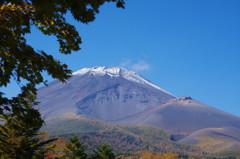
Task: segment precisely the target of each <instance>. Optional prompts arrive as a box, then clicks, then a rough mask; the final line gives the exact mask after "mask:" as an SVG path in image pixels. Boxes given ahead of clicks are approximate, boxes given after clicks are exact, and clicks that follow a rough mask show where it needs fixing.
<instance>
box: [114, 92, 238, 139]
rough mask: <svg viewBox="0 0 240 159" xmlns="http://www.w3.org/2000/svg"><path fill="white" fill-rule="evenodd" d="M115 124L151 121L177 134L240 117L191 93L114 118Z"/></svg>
mask: <svg viewBox="0 0 240 159" xmlns="http://www.w3.org/2000/svg"><path fill="white" fill-rule="evenodd" d="M113 123H115V124H124V125H125V124H126V125H152V126H156V127H160V128H164V129H167V130H169V131H171V132H174V133H177V134H183V135H184V134H186V135H188V134H190V133H193V132H194V131H197V130H200V129H204V128H222V127H235V128H239V129H240V118H239V117H237V116H234V115H231V114H229V113H226V112H223V111H221V110H218V109H215V108H213V107H210V106H208V105H205V104H203V103H201V102H198V101H196V100H193V99H192V98H191V97H189V96H186V97H180V98H175V99H172V100H169V101H168V102H166V103H164V104H160V105H159V106H156V107H154V108H150V109H148V110H146V111H143V112H140V113H137V114H134V115H131V116H128V117H125V118H123V119H120V120H116V121H113Z"/></svg>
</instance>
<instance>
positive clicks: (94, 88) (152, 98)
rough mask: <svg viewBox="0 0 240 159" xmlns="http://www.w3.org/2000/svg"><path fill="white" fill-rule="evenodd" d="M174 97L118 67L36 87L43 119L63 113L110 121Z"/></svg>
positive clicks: (82, 72)
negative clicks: (64, 81)
mask: <svg viewBox="0 0 240 159" xmlns="http://www.w3.org/2000/svg"><path fill="white" fill-rule="evenodd" d="M174 98H176V97H175V96H173V95H172V94H170V93H168V92H167V91H165V90H163V89H162V88H160V87H158V86H156V85H154V84H153V83H151V82H150V81H148V80H146V79H144V78H143V77H141V76H140V75H139V74H137V73H135V72H132V71H129V70H126V69H124V68H119V67H93V68H84V69H82V70H79V71H77V72H74V73H73V76H72V77H71V78H70V79H69V80H68V81H67V82H66V83H61V82H59V81H54V82H52V83H50V84H49V85H48V87H42V88H40V89H39V90H38V101H39V102H40V104H39V108H40V110H41V113H42V115H43V118H44V119H48V118H54V117H58V116H62V115H68V116H78V115H80V116H85V117H89V118H93V119H98V120H104V121H110V120H117V119H121V118H124V117H127V116H130V115H134V114H136V113H140V112H142V111H145V110H147V109H150V108H152V107H154V106H157V105H160V104H162V103H165V102H167V101H169V100H171V99H174Z"/></svg>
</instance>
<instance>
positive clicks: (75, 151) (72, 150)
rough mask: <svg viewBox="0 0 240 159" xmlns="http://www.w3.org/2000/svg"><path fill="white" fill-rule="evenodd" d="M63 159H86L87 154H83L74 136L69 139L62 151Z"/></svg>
mask: <svg viewBox="0 0 240 159" xmlns="http://www.w3.org/2000/svg"><path fill="white" fill-rule="evenodd" d="M64 153H65V155H64V158H66V159H68V158H69V159H86V158H87V153H86V152H85V148H84V146H83V145H82V144H81V142H80V141H79V139H78V137H77V136H76V135H75V136H73V137H71V138H70V139H69V143H67V145H66V148H65V149H64Z"/></svg>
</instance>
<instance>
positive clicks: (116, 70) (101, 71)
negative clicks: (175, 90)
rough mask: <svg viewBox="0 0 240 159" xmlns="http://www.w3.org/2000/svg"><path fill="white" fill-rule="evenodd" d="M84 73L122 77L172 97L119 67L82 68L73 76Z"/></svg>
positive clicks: (134, 73)
mask: <svg viewBox="0 0 240 159" xmlns="http://www.w3.org/2000/svg"><path fill="white" fill-rule="evenodd" d="M86 73H90V74H91V75H100V76H104V75H108V76H110V77H122V78H125V79H127V80H129V81H133V82H136V83H141V84H144V85H150V86H152V87H154V88H156V89H158V90H161V91H163V92H165V93H167V94H170V95H172V94H171V93H169V92H167V91H165V90H164V89H162V88H160V87H158V86H157V85H155V84H153V83H151V82H150V81H148V80H146V79H144V78H143V77H142V76H141V75H139V74H137V73H136V72H133V71H129V70H127V69H124V68H121V67H97V66H96V67H93V68H83V69H81V70H79V71H76V72H74V73H73V76H82V75H84V74H86ZM172 96H173V95H172Z"/></svg>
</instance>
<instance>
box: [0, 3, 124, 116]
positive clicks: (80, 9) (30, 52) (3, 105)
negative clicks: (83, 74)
mask: <svg viewBox="0 0 240 159" xmlns="http://www.w3.org/2000/svg"><path fill="white" fill-rule="evenodd" d="M106 2H114V3H116V6H117V7H119V8H124V0H0V68H1V69H0V87H4V86H7V85H8V84H9V83H10V81H11V79H14V80H15V81H16V82H17V83H18V84H19V85H20V88H21V92H20V93H19V94H18V95H17V97H14V98H11V99H9V98H6V97H4V92H0V113H2V112H3V109H6V110H9V105H12V103H16V102H20V103H24V102H26V101H25V100H26V97H27V96H29V94H34V95H36V92H37V89H36V85H37V84H40V83H44V84H45V85H46V84H47V83H46V82H47V81H45V80H44V77H43V75H42V73H43V72H44V71H46V72H47V73H48V74H49V75H50V76H52V77H53V78H55V79H59V80H60V81H63V82H64V81H65V80H66V79H68V78H69V77H70V76H71V70H69V69H68V67H67V65H66V64H63V63H61V62H60V61H58V60H56V59H54V57H53V56H52V55H50V54H47V53H46V52H44V51H43V50H40V51H39V50H35V49H34V48H33V47H31V46H30V45H28V44H27V43H26V39H25V35H26V34H29V33H31V27H32V26H35V27H36V28H38V29H39V30H40V31H41V32H42V33H43V34H45V35H50V36H55V37H56V38H57V41H58V42H59V52H60V53H63V54H70V53H71V52H72V51H78V50H80V44H81V43H82V41H81V37H80V36H79V33H78V31H77V30H76V28H75V27H74V26H73V25H71V24H69V23H67V22H66V19H65V17H64V16H65V15H66V13H71V14H72V15H73V17H74V19H75V20H76V21H78V22H81V23H89V22H91V21H93V20H94V19H95V15H96V14H97V13H99V8H100V6H101V5H103V4H104V3H106ZM22 81H27V82H26V84H22V83H21V82H22Z"/></svg>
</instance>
